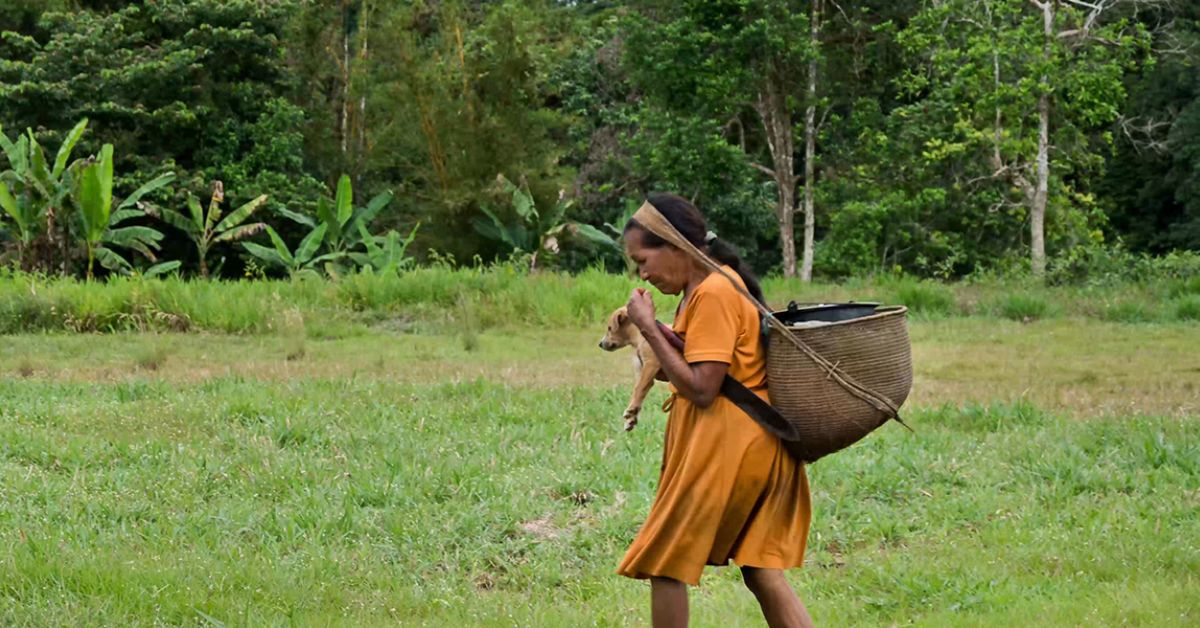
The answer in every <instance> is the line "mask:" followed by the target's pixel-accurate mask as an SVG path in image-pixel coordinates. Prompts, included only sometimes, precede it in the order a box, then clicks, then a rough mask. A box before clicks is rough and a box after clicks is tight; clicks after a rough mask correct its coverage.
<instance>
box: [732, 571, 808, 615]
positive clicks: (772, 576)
mask: <svg viewBox="0 0 1200 628" xmlns="http://www.w3.org/2000/svg"><path fill="white" fill-rule="evenodd" d="M742 579H743V580H745V581H746V588H748V589H750V592H751V593H753V594H754V597H756V598H758V605H759V607H760V608H762V614H763V617H764V618H766V620H767V625H768V626H770V627H771V628H809V627H810V626H812V625H813V623H812V617H809V616H808V609H806V608H804V602H801V601H800V598H799V597H798V596H797V595H796V592H795V591H793V590H792V585H790V584H788V581H787V578H784V577H783V570H781V569H760V568H758V567H742Z"/></svg>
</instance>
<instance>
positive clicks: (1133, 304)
mask: <svg viewBox="0 0 1200 628" xmlns="http://www.w3.org/2000/svg"><path fill="white" fill-rule="evenodd" d="M1100 318H1101V319H1103V320H1106V321H1112V322H1114V323H1146V322H1150V321H1153V320H1155V319H1156V318H1157V316H1156V315H1155V313H1154V312H1153V311H1152V310H1151V309H1150V308H1149V307H1148V306H1147V305H1146V304H1145V303H1143V302H1142V301H1116V302H1113V303H1109V304H1107V305H1105V307H1104V309H1103V310H1101V311H1100Z"/></svg>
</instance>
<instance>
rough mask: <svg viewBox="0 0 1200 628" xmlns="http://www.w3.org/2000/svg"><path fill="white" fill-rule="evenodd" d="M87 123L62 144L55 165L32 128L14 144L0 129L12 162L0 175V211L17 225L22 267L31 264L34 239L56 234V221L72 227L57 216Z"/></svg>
mask: <svg viewBox="0 0 1200 628" xmlns="http://www.w3.org/2000/svg"><path fill="white" fill-rule="evenodd" d="M87 124H88V120H87V118H84V119H82V120H80V121H79V123H77V124H76V125H75V128H73V129H71V132H70V133H68V134H67V137H66V138H65V139H63V143H62V144H61V145H59V147H58V153H57V154H56V155H55V157H54V164H53V165H52V166H51V165H48V164H47V161H46V153H45V151H44V150H42V147H41V145H40V144H38V141H37V139H36V138H34V136H33V131H32V130H31V129H27V130H26V132H25V134H24V135H18V137H17V141H15V142H13V141H11V140H9V139H8V136H7V135H5V134H4V129H3V128H2V127H0V149H3V151H4V155H5V156H6V157H7V158H8V163H9V169H8V170H5V171H3V172H0V208H2V209H3V211H4V214H5V215H6V216H7V217H8V218H9V219H11V220H12V222H13V224H14V225H15V226H16V235H17V256H18V258H19V259H20V262H21V264H22V266H25V267H29V266H30V265H31V260H30V259H28V249H29V245H30V244H32V243H33V241H34V239H35V238H36V237H37V236H38V235H39V234H40V233H42V232H46V233H47V234H48V235H51V236H52V235H53V234H51V233H50V232H51V231H52V230H53V228H54V221H55V219H56V218H57V219H58V220H59V221H60V222H61V224H62V225H63V226H64V227H65V226H66V225H68V224H69V223H68V221H67V220H66V219H65V216H58V214H59V210H60V209H61V208H62V207H63V201H64V200H65V199H66V197H67V195H68V194H69V193H70V192H71V189H72V187H73V183H72V177H71V172H70V170H69V169H68V168H67V162H68V161H70V159H71V152H72V151H73V150H75V145H76V144H77V143H78V142H79V138H80V137H82V136H83V132H84V131H85V130H86V129H87Z"/></svg>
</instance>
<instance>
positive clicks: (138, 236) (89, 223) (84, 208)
mask: <svg viewBox="0 0 1200 628" xmlns="http://www.w3.org/2000/svg"><path fill="white" fill-rule="evenodd" d="M112 153H113V147H112V144H105V145H104V147H103V148H101V149H100V154H99V156H98V157H97V158H93V159H89V160H87V162H84V163H81V162H76V164H75V166H73V168H75V167H77V169H78V173H77V174H76V176H75V180H76V181H77V185H76V187H75V190H74V196H75V205H76V207H78V208H79V221H80V224H81V225H82V233H81V234H80V235H81V236H82V238H83V243H84V246H85V247H86V249H87V278H88V279H91V278H92V277H93V265H94V262H95V260H99V261H100V264H101V265H102V266H104V267H105V268H107V269H109V270H112V271H116V272H121V273H129V272H132V270H133V265H132V264H130V263H129V261H128V260H126V259H125V258H124V257H122V256H121V255H120V254H118V253H117V252H116V251H114V250H113V249H112V248H111V247H112V246H119V247H123V248H128V249H132V250H134V251H137V252H139V253H141V254H142V255H144V256H145V257H146V258H147V259H149V260H150V261H151V262H155V261H157V259H156V258H155V255H154V252H155V251H157V250H158V248H159V244H158V243H159V241H161V240H162V238H163V234H162V232H161V231H158V230H157V229H153V228H151V227H142V226H130V227H119V226H118V225H120V223H122V222H124V221H125V220H127V219H129V218H135V217H140V216H144V215H145V212H144V211H143V210H142V209H140V208H139V207H138V201H139V200H141V198H142V197H143V196H145V195H146V194H149V193H150V192H153V191H154V190H157V189H158V188H160V187H162V186H164V185H166V184H167V183H169V182H170V181H171V180H172V179H174V178H175V175H174V174H173V173H169V172H168V173H165V174H162V175H159V176H158V177H155V178H154V179H153V180H151V181H149V182H147V183H146V184H144V185H142V186H141V187H139V188H138V189H137V190H135V191H134V192H133V194H130V195H129V196H128V197H126V198H125V200H124V201H122V202H121V204H119V205H117V208H116V211H113V209H112V205H113V194H112V186H113V157H112ZM178 267H179V262H178V261H175V262H167V263H166V264H164V265H157V266H153V267H151V268H150V269H149V270H147V271H146V273H145V274H146V275H151V274H159V273H162V272H167V271H169V270H173V269H175V268H178Z"/></svg>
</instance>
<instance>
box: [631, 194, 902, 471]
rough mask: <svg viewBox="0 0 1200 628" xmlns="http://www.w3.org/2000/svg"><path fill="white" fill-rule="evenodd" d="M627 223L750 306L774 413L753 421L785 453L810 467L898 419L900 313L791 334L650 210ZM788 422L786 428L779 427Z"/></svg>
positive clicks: (883, 311)
mask: <svg viewBox="0 0 1200 628" xmlns="http://www.w3.org/2000/svg"><path fill="white" fill-rule="evenodd" d="M633 219H634V220H635V221H637V223H638V224H640V225H641V226H642V227H644V228H646V229H649V230H650V231H651V232H653V233H654V234H655V235H657V236H659V237H661V238H662V239H664V240H666V241H667V242H669V243H671V244H672V245H674V246H675V247H677V248H679V249H680V250H682V251H684V252H685V253H687V254H688V255H690V256H691V257H692V258H693V259H695V260H696V261H698V262H700V263H701V264H702V265H703V266H704V267H705V268H707V269H709V270H711V271H712V272H715V273H720V274H721V275H724V276H725V278H726V279H728V280H729V281H730V282H731V283H732V284H733V286H734V288H736V289H737V291H738V292H740V293H741V294H742V295H743V296H745V297H746V298H747V299H749V300H750V302H751V303H753V304H754V307H755V308H757V309H758V311H759V313H761V314H762V315H763V320H764V321H765V322H766V323H767V324H768V325H769V326H770V328H771V329H770V336H769V337H768V345H767V349H768V353H767V390H768V391H769V393H770V397H771V405H772V406H774V408H775V410H777V412H769V413H766V414H771V415H775V416H774V417H773V418H772V417H768V416H756V414H759V413H758V412H751V413H750V414H751V416H752V417H753V418H754V419H755V420H756V421H758V422H759V424H760V425H762V426H763V427H764V428H765V429H767V430H768V431H770V432H771V433H773V434H775V435H776V436H779V437H780V439H781V440H783V443H784V446H785V447H787V449H788V452H789V453H791V455H793V456H795V457H796V458H797V459H799V460H800V461H802V462H813V461H815V460H817V459H818V458H821V457H823V456H827V455H829V454H831V453H833V452H835V451H838V450H839V449H843V448H845V447H847V446H849V445H852V444H854V443H855V442H857V441H858V440H860V439H861V438H862V437H864V436H866V435H867V434H869V433H870V432H871V431H872V430H874V429H875V428H877V427H879V426H880V425H882V424H883V423H884V422H886V421H887V420H888V419H896V420H898V421H899V420H900V404H902V403H904V400H905V399H906V398H907V397H908V391H909V389H910V388H911V387H912V351H911V349H910V347H909V343H908V326H907V320H906V316H907V314H908V309H907V308H904V307H900V306H898V307H886V308H878V309H876V310H875V313H874V314H871V315H869V316H863V317H859V318H852V319H850V320H844V321H838V322H833V323H829V324H826V325H820V326H816V327H789V326H787V325H786V324H784V322H783V321H781V320H780V319H779V318H776V316H775V314H774V313H773V312H771V310H769V309H767V306H766V305H764V304H762V303H760V302H759V301H758V300H757V299H755V298H754V297H753V296H752V295H751V294H750V293H749V292H747V291H746V288H745V287H744V286H742V284H741V283H739V282H738V281H735V280H734V278H733V277H732V276H730V275H729V273H727V272H726V271H725V270H724V269H723V268H721V265H720V264H718V263H717V262H716V261H715V260H713V259H712V258H710V257H709V256H707V255H705V253H704V252H703V251H701V250H700V249H698V248H696V246H695V245H694V244H692V243H691V242H688V240H687V239H686V238H684V237H683V236H682V235H681V234H680V233H679V232H678V231H677V230H676V229H675V227H674V226H672V225H671V223H670V222H669V221H668V220H667V219H666V218H664V217H663V215H662V214H661V213H659V211H658V210H657V209H656V208H655V207H654V205H653V204H651V203H649V202H646V203H643V204H642V206H641V207H640V208H638V210H637V211H636V212H634V214H633ZM784 421H786V425H784V424H781V422H784ZM902 423H903V422H902Z"/></svg>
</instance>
